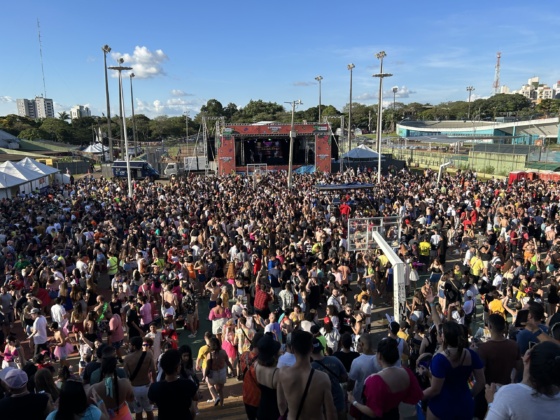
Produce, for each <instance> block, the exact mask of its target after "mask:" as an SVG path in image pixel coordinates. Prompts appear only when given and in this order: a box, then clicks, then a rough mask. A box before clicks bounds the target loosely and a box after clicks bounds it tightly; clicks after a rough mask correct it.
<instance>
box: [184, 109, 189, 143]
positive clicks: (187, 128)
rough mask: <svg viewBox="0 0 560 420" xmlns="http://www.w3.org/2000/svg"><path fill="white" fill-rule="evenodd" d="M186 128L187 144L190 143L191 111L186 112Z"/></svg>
mask: <svg viewBox="0 0 560 420" xmlns="http://www.w3.org/2000/svg"><path fill="white" fill-rule="evenodd" d="M185 128H186V133H187V137H186V142H188V141H189V111H185Z"/></svg>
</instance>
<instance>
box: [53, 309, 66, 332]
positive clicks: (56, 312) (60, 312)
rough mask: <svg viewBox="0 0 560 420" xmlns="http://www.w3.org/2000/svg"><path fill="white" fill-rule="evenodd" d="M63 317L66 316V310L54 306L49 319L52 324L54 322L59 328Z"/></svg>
mask: <svg viewBox="0 0 560 420" xmlns="http://www.w3.org/2000/svg"><path fill="white" fill-rule="evenodd" d="M64 315H66V309H64V307H63V306H62V305H59V304H55V305H53V306H52V308H51V318H52V320H53V322H56V323H57V324H58V325H59V326H60V327H62V326H63V325H62V324H63V321H64V320H65V318H64Z"/></svg>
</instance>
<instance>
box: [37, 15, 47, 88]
mask: <svg viewBox="0 0 560 420" xmlns="http://www.w3.org/2000/svg"><path fill="white" fill-rule="evenodd" d="M37 35H38V36H39V55H40V56H41V73H42V74H43V94H44V95H45V96H44V98H46V97H47V85H46V84H45V67H44V66H43V44H42V43H41V27H40V26H39V19H37Z"/></svg>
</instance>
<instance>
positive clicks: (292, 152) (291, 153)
mask: <svg viewBox="0 0 560 420" xmlns="http://www.w3.org/2000/svg"><path fill="white" fill-rule="evenodd" d="M284 103H285V104H290V105H292V125H291V128H290V154H289V157H288V189H291V188H292V162H293V160H294V139H295V137H296V130H295V128H294V118H295V114H296V106H297V105H302V104H303V102H301V99H298V100H297V101H292V102H284Z"/></svg>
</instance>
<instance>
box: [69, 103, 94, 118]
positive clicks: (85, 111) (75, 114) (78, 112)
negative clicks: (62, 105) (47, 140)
mask: <svg viewBox="0 0 560 420" xmlns="http://www.w3.org/2000/svg"><path fill="white" fill-rule="evenodd" d="M83 117H91V111H90V109H89V108H88V107H87V106H83V105H76V106H74V107H72V108H71V109H70V118H72V119H73V120H76V119H78V118H83Z"/></svg>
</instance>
